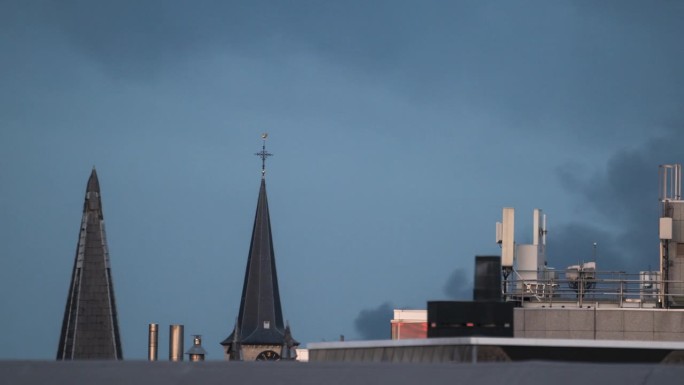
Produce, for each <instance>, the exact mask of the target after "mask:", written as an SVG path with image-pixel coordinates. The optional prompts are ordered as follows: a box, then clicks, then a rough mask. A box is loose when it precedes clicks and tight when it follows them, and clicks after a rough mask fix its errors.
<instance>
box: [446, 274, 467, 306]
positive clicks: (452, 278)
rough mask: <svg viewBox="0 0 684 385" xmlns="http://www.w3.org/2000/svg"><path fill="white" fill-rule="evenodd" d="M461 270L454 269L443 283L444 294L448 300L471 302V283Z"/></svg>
mask: <svg viewBox="0 0 684 385" xmlns="http://www.w3.org/2000/svg"><path fill="white" fill-rule="evenodd" d="M470 275H471V274H466V272H465V270H464V269H462V268H460V267H459V268H456V269H455V270H454V271H453V272H451V274H450V275H449V278H447V281H446V282H445V283H444V294H446V296H447V297H448V298H449V299H455V300H471V299H472V298H473V283H472V281H471V280H470V279H469V278H468V277H469V276H470Z"/></svg>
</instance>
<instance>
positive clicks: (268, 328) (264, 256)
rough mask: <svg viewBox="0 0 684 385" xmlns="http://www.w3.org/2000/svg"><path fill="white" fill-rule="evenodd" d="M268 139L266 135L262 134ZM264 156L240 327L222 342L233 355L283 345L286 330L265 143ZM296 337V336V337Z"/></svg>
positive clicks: (243, 293)
mask: <svg viewBox="0 0 684 385" xmlns="http://www.w3.org/2000/svg"><path fill="white" fill-rule="evenodd" d="M262 138H263V139H264V141H265V139H266V135H265V134H264V135H262ZM256 155H259V156H260V157H261V159H262V179H261V185H260V187H259V198H258V201H257V209H256V214H255V216H254V226H253V228H252V240H251V243H250V247H249V255H248V259H247V269H246V271H245V281H244V284H243V288H242V298H241V301H240V311H239V315H238V319H237V324H236V327H235V328H234V330H233V333H231V335H230V336H228V338H226V339H225V340H224V341H223V342H221V345H223V346H224V347H226V354H227V355H229V356H231V357H233V356H234V353H235V352H233V351H232V350H233V349H236V348H238V346H239V349H243V348H244V346H245V345H283V344H284V343H286V340H287V337H286V330H285V325H284V323H283V312H282V308H281V305H280V292H279V290H278V275H277V273H276V263H275V253H274V251H273V237H272V234H271V219H270V215H269V210H268V198H267V196H266V179H265V177H264V175H265V159H266V157H267V156H270V155H271V154H270V153H268V152H266V148H265V145H264V146H263V147H262V151H261V152H260V153H257V154H256ZM292 341H294V340H292Z"/></svg>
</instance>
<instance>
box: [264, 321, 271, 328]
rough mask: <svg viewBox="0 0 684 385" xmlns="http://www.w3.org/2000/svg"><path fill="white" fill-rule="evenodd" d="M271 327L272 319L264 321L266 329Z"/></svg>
mask: <svg viewBox="0 0 684 385" xmlns="http://www.w3.org/2000/svg"><path fill="white" fill-rule="evenodd" d="M270 328H271V321H264V329H270Z"/></svg>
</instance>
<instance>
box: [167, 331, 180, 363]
mask: <svg viewBox="0 0 684 385" xmlns="http://www.w3.org/2000/svg"><path fill="white" fill-rule="evenodd" d="M169 361H174V362H179V361H183V325H169Z"/></svg>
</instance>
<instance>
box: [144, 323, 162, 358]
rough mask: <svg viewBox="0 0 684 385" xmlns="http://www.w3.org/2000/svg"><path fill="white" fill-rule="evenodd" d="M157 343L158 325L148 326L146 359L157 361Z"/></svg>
mask: <svg viewBox="0 0 684 385" xmlns="http://www.w3.org/2000/svg"><path fill="white" fill-rule="evenodd" d="M158 342H159V324H150V327H149V331H148V333H147V359H148V360H149V361H157V346H158Z"/></svg>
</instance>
